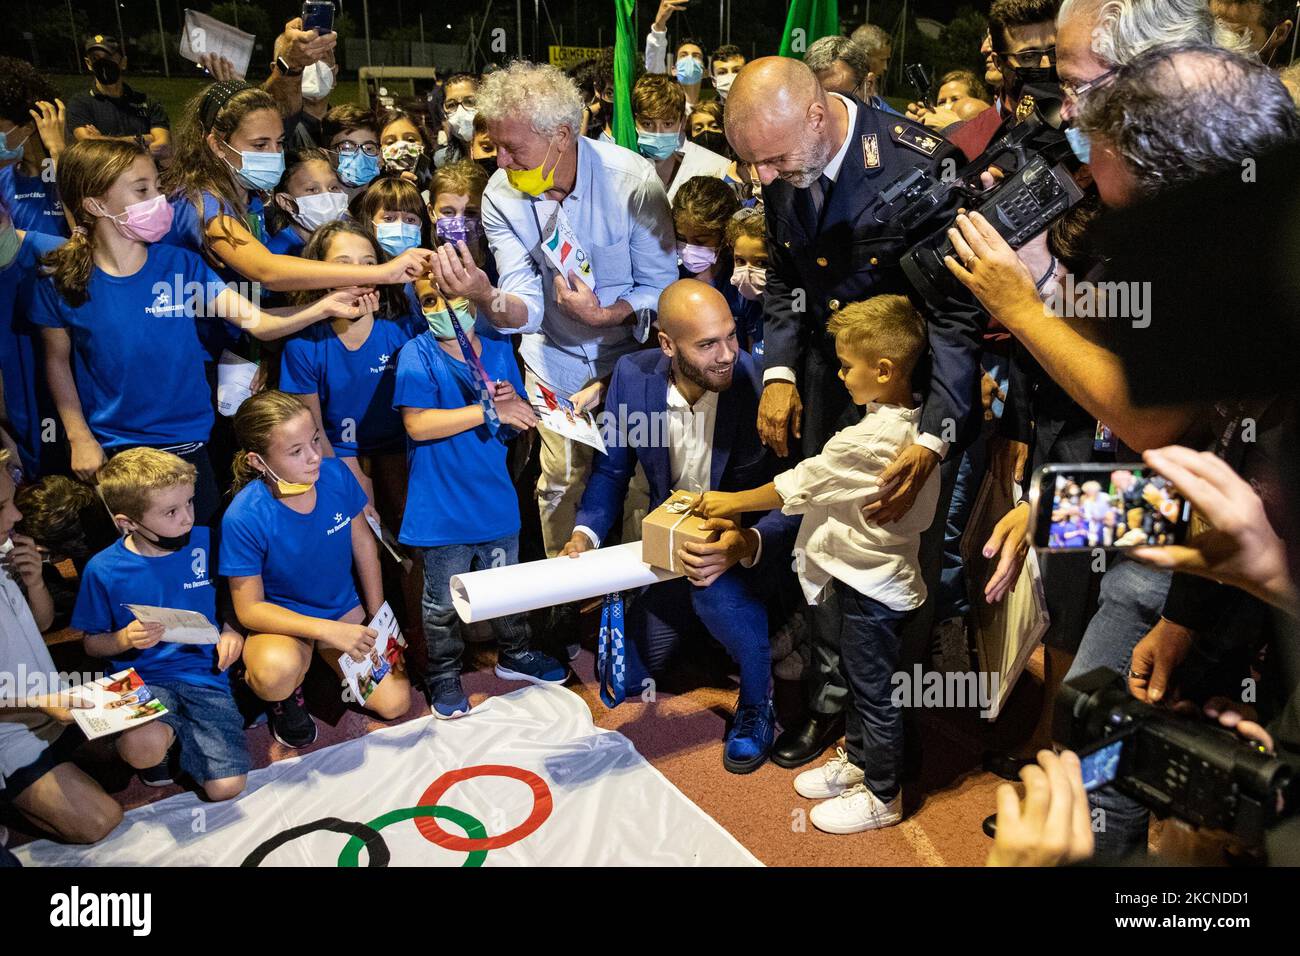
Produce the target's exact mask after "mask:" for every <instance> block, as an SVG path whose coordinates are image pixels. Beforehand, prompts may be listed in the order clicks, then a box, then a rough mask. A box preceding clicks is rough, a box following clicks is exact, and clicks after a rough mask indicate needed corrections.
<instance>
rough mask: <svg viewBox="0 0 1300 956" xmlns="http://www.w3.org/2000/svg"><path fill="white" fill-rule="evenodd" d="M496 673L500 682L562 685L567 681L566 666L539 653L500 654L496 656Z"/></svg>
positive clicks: (567, 669) (567, 670)
mask: <svg viewBox="0 0 1300 956" xmlns="http://www.w3.org/2000/svg"><path fill="white" fill-rule="evenodd" d="M496 671H497V677H500V678H501V679H502V680H526V681H528V683H530V684H563V683H564V682H565V681H566V680H568V679H569V668H568V666H567V665H565V664H561V663H560V662H559V661H557V660H556V659H555V658H554V657H551V656H550V655H549V654H543V653H542V652H541V651H524V652H523V653H522V654H506V653H504V652H502V653H501V654H498V655H497V667H496Z"/></svg>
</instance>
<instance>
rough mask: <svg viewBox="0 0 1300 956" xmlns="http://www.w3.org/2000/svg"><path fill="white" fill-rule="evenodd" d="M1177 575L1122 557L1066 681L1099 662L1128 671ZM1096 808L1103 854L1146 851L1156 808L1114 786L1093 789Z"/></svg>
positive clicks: (1106, 580) (1105, 582) (1104, 582)
mask: <svg viewBox="0 0 1300 956" xmlns="http://www.w3.org/2000/svg"><path fill="white" fill-rule="evenodd" d="M1171 578H1172V575H1171V574H1170V573H1169V572H1168V571H1157V570H1155V569H1154V568H1150V567H1148V566H1146V565H1144V564H1139V563H1138V562H1136V561H1130V560H1127V559H1125V558H1120V559H1119V560H1118V561H1117V563H1115V564H1114V565H1112V566H1111V567H1110V569H1109V570H1108V571H1107V572H1106V573H1105V574H1104V575H1103V576H1102V579H1101V596H1100V598H1099V599H1098V604H1097V613H1096V614H1094V615H1093V617H1092V620H1091V621H1089V622H1088V629H1087V630H1086V631H1084V633H1083V642H1082V643H1081V644H1080V645H1079V653H1078V654H1076V655H1075V657H1074V663H1073V664H1071V665H1070V670H1069V672H1068V673H1067V674H1066V675H1065V679H1066V681H1070V680H1073V679H1074V678H1075V677H1079V676H1081V675H1083V674H1086V673H1088V672H1089V671H1091V670H1094V669H1096V668H1098V667H1105V668H1107V669H1109V670H1112V671H1117V672H1119V673H1121V674H1125V675H1127V674H1128V670H1129V662H1130V661H1131V660H1132V658H1133V648H1134V647H1135V646H1136V645H1137V642H1138V641H1140V640H1142V638H1144V637H1146V635H1147V632H1148V631H1150V630H1151V628H1153V627H1155V626H1156V622H1157V621H1159V620H1160V612H1161V611H1162V610H1164V606H1165V596H1166V595H1167V594H1168V593H1169V582H1170V579H1171ZM1088 803H1089V804H1090V805H1091V807H1092V809H1093V811H1094V814H1095V811H1096V810H1098V809H1100V810H1102V811H1103V815H1100V819H1099V823H1100V824H1101V825H1100V826H1098V827H1095V828H1094V830H1095V832H1094V837H1095V839H1096V853H1097V855H1098V856H1101V855H1103V854H1104V855H1106V856H1132V855H1134V854H1143V853H1146V848H1147V828H1148V827H1149V825H1150V814H1149V813H1148V812H1147V809H1146V807H1144V806H1143V805H1142V804H1140V803H1138V802H1137V801H1136V800H1134V799H1132V798H1131V797H1126V796H1125V795H1124V794H1122V793H1120V792H1119V791H1117V790H1113V789H1111V788H1109V787H1103V788H1102V789H1100V790H1097V791H1094V792H1093V793H1091V794H1089V795H1088Z"/></svg>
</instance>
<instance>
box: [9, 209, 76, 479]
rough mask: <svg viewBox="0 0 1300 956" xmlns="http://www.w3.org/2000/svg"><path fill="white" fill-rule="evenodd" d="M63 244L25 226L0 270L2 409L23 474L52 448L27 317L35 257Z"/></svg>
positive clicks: (39, 363) (35, 333)
mask: <svg viewBox="0 0 1300 956" xmlns="http://www.w3.org/2000/svg"><path fill="white" fill-rule="evenodd" d="M63 243H64V239H63V238H62V237H61V236H50V235H47V234H45V233H43V232H30V231H29V232H27V233H26V234H25V235H24V237H23V244H22V245H21V246H19V247H18V256H17V258H15V259H14V261H13V262H11V263H9V265H8V267H7V268H4V269H0V381H3V382H4V398H5V410H6V411H7V412H8V413H9V422H10V424H12V425H13V427H14V438H15V440H16V441H17V443H18V457H19V458H20V459H21V460H22V466H23V472H24V473H25V474H26V475H27V477H29V478H39V477H40V475H41V474H42V472H43V469H42V467H41V464H42V461H41V460H42V458H43V457H45V456H46V455H48V454H49V453H50V452H52V451H53V450H54V449H53V447H52V446H53V444H54V443H53V442H43V441H41V428H42V426H41V422H42V421H43V420H44V419H47V418H48V419H50V420H53V419H54V418H55V412H54V405H53V401H52V400H51V399H50V396H49V389H48V386H47V385H46V382H45V367H44V360H43V355H44V352H43V350H42V349H41V343H40V342H39V337H40V329H37V328H35V327H33V326H32V325H31V323H30V322H28V321H27V314H28V311H29V309H30V308H31V302H32V294H33V290H34V289H35V288H36V283H37V281H38V270H39V268H40V261H41V257H42V256H43V255H45V254H46V253H47V252H50V251H51V250H53V249H57V248H58V247H59V246H61V245H63Z"/></svg>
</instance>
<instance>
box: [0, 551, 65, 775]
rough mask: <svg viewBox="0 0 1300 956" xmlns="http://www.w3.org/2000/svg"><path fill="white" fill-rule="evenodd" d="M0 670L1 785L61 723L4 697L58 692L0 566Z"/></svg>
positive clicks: (26, 610) (31, 623) (19, 595)
mask: <svg viewBox="0 0 1300 956" xmlns="http://www.w3.org/2000/svg"><path fill="white" fill-rule="evenodd" d="M0 670H2V671H3V672H4V673H6V674H7V675H8V676H9V680H7V681H4V682H0V787H4V785H5V778H6V777H8V776H11V775H12V774H14V773H15V772H16V771H18V770H21V769H22V768H23V767H26V766H27V765H28V764H30V763H32V762H33V761H34V760H36V758H38V757H39V756H40V755H41V752H42V751H44V750H45V748H46V746H48V745H49V743H50V741H52V740H54V739H55V738H57V737H58V736H59V734H61V733H62V732H63V725H62V724H60V723H59V722H58V721H57V720H55V719H54V718H53V717H50V716H49V715H48V714H46V713H45V712H43V711H39V710H16V709H14V708H13V707H5V706H3V703H8V704H13V703H14V701H15V700H17V699H21V698H24V697H26V696H28V694H29V693H34V694H53V693H56V692H58V691H59V690H60V689H61V687H60V686H59V680H58V671H57V669H56V668H55V666H54V661H53V660H51V659H50V652H49V650H48V649H47V648H46V646H45V639H44V638H42V637H41V632H40V629H39V628H38V627H37V626H36V620H35V619H34V618H33V617H32V611H31V608H30V607H28V605H27V599H26V598H25V597H24V596H23V592H22V590H21V589H20V588H19V587H18V582H17V581H15V580H14V579H13V578H12V577H11V576H10V574H9V572H8V571H6V570H5V569H4V568H0Z"/></svg>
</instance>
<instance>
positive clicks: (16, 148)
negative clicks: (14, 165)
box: [0, 129, 32, 163]
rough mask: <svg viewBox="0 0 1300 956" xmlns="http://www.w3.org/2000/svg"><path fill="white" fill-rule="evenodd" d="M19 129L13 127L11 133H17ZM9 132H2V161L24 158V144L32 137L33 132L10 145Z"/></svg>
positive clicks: (0, 141)
mask: <svg viewBox="0 0 1300 956" xmlns="http://www.w3.org/2000/svg"><path fill="white" fill-rule="evenodd" d="M15 132H17V129H11V130H10V131H9V133H15ZM9 133H0V163H8V162H12V161H13V160H15V159H22V156H23V144H24V143H26V142H27V140H29V139H30V138H31V135H32V134H31V133H28V134H27V135H26V136H24V137H23V138H22V139H21V140H20V141H19V142H17V143H15V144H14V145H12V146H10V145H9Z"/></svg>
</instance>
